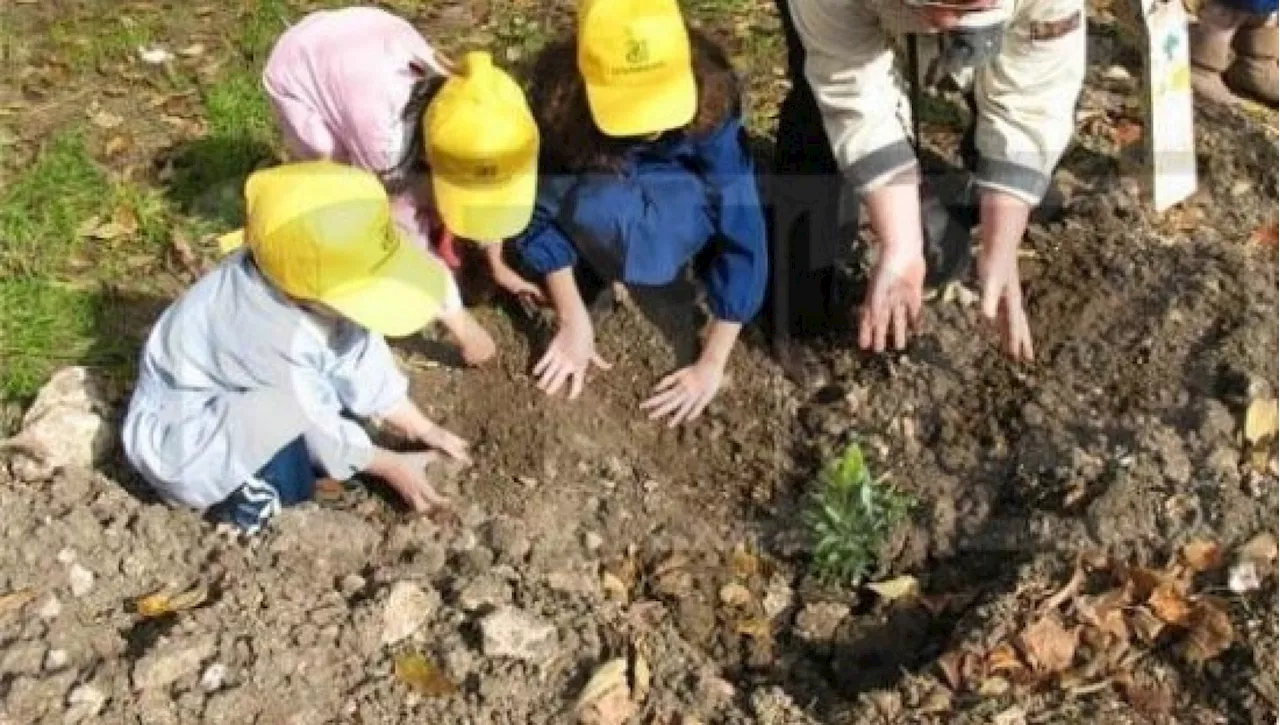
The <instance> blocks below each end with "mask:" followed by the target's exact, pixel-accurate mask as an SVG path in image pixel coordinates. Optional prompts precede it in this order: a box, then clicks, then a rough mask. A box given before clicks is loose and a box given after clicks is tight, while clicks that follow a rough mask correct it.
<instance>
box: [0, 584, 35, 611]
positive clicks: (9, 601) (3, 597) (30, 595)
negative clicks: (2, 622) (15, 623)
mask: <svg viewBox="0 0 1280 725" xmlns="http://www.w3.org/2000/svg"><path fill="white" fill-rule="evenodd" d="M35 598H36V590H34V589H32V588H30V587H28V588H26V589H18V590H16V591H12V592H9V593H8V594H0V614H7V613H8V612H11V611H13V612H16V611H17V610H19V609H22V608H23V607H25V606H27V604H29V603H30V602H31V601H32V600H34V599H35Z"/></svg>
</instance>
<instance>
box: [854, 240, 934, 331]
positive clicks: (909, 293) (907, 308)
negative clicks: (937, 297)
mask: <svg viewBox="0 0 1280 725" xmlns="http://www.w3.org/2000/svg"><path fill="white" fill-rule="evenodd" d="M924 274H925V265H924V257H923V256H920V255H917V256H916V257H915V258H914V259H906V260H901V259H884V260H881V261H880V262H879V263H877V264H876V267H875V269H874V270H872V273H871V285H870V287H869V288H868V289H867V299H866V301H865V302H864V303H863V305H862V310H861V311H860V315H859V321H858V345H859V346H860V347H861V348H862V349H863V350H874V351H875V352H884V349H885V346H886V344H887V343H888V342H890V341H892V343H893V346H894V347H895V348H897V349H898V350H901V349H903V348H904V347H906V346H907V338H908V337H909V335H910V333H911V332H914V331H915V330H916V329H917V328H918V327H919V324H920V306H921V304H922V295H923V294H924Z"/></svg>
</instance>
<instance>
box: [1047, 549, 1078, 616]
mask: <svg viewBox="0 0 1280 725" xmlns="http://www.w3.org/2000/svg"><path fill="white" fill-rule="evenodd" d="M1084 580H1085V573H1084V557H1083V556H1079V557H1076V567H1075V570H1073V571H1072V572H1071V579H1069V580H1068V581H1067V583H1066V585H1065V586H1063V587H1062V589H1059V590H1058V593H1057V594H1054V595H1053V596H1051V597H1049V599H1047V600H1046V601H1045V603H1044V604H1041V605H1040V611H1042V612H1047V611H1049V610H1052V609H1057V608H1058V607H1060V606H1062V604H1063V602H1066V601H1067V600H1068V599H1070V598H1072V597H1074V596H1075V595H1076V592H1078V591H1080V586H1081V585H1082V584H1084Z"/></svg>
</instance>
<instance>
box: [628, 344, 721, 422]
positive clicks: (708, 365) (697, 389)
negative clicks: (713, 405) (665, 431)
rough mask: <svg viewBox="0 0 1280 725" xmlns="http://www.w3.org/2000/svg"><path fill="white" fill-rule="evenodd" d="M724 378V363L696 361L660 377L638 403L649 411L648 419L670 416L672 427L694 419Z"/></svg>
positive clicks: (712, 396)
mask: <svg viewBox="0 0 1280 725" xmlns="http://www.w3.org/2000/svg"><path fill="white" fill-rule="evenodd" d="M723 381H724V366H723V365H720V364H717V363H715V362H713V361H701V360H700V361H698V362H697V363H695V364H693V365H690V366H689V367H687V368H683V369H681V370H677V371H676V372H674V373H672V374H670V375H668V376H667V377H665V378H663V379H662V380H661V381H659V382H658V384H657V385H656V386H655V387H654V389H653V395H652V396H651V397H650V398H649V399H648V400H646V401H644V402H643V403H641V404H640V407H641V408H642V409H644V410H647V411H649V420H658V419H659V418H666V417H667V416H671V418H670V419H669V420H668V421H667V426H668V427H671V428H674V427H676V426H678V425H680V424H681V423H683V422H685V421H692V420H696V419H697V418H698V416H700V415H702V411H703V410H705V409H706V407H707V405H708V404H709V403H710V402H711V400H712V399H713V398H715V397H716V393H718V392H719V391H720V384H721V383H722V382H723Z"/></svg>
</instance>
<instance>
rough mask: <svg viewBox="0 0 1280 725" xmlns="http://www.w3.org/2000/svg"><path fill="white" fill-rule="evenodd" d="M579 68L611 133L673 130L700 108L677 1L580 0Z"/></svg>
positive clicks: (598, 117) (594, 109)
mask: <svg viewBox="0 0 1280 725" xmlns="http://www.w3.org/2000/svg"><path fill="white" fill-rule="evenodd" d="M578 70H579V71H580V72H581V73H582V78H583V80H584V81H586V85H587V101H588V103H589V105H590V106H591V115H592V117H593V118H594V119H595V122H596V125H597V126H599V127H600V130H601V131H604V132H605V133H606V134H608V135H610V136H647V135H650V134H655V133H661V132H663V131H669V130H671V129H674V128H679V127H681V126H684V125H687V124H688V123H689V122H690V121H692V120H693V116H694V114H695V113H696V112H697V108H698V88H697V84H696V83H695V82H694V76H693V59H692V50H691V48H690V45H689V30H688V29H687V28H686V27H685V24H684V17H683V16H681V14H680V6H679V5H678V4H677V3H676V0H582V3H581V4H580V5H579V6H578Z"/></svg>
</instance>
